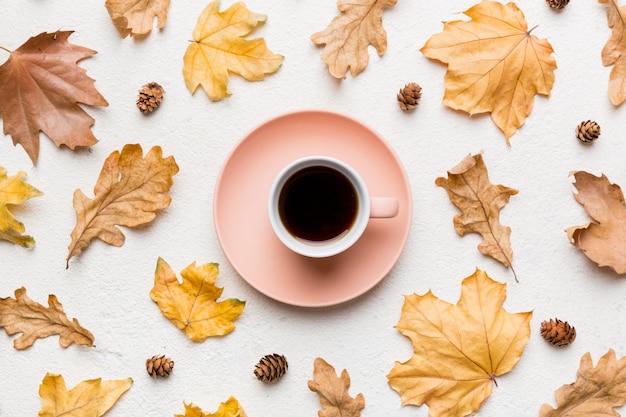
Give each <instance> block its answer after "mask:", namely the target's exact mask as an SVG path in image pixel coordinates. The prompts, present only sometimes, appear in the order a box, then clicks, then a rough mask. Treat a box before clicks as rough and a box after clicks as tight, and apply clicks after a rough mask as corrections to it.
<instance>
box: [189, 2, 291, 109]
mask: <svg viewBox="0 0 626 417" xmlns="http://www.w3.org/2000/svg"><path fill="white" fill-rule="evenodd" d="M265 19H266V16H265V15H262V14H257V13H253V12H251V11H250V10H248V9H247V8H246V6H245V5H244V4H243V3H241V2H238V3H235V4H233V5H232V6H230V7H229V8H228V9H226V10H224V11H223V12H220V11H219V1H218V0H216V1H213V2H211V3H209V5H208V6H207V7H206V8H205V9H204V10H203V11H202V14H200V17H198V22H197V23H196V27H195V29H194V30H193V41H192V42H190V43H189V46H188V47H187V51H186V52H185V56H184V58H183V61H184V66H183V75H184V78H185V85H186V86H187V89H188V90H189V91H191V93H192V94H193V93H195V91H196V90H197V89H198V87H199V86H202V88H204V91H205V92H206V93H207V95H208V96H209V98H210V99H211V100H214V101H216V100H221V99H223V98H226V97H228V96H230V91H228V73H229V72H232V73H235V74H239V75H241V76H242V77H243V78H245V79H246V80H248V81H260V80H263V79H264V78H265V77H266V76H267V75H269V74H273V73H275V72H276V71H278V69H279V68H280V66H281V65H282V63H283V59H284V58H283V57H282V55H277V54H274V53H273V52H272V51H270V50H269V49H267V46H266V45H265V40H264V39H263V38H256V39H249V40H248V39H244V37H245V36H248V35H249V34H250V33H251V32H252V31H254V30H255V29H256V28H257V26H259V25H260V24H262V23H263V22H265Z"/></svg>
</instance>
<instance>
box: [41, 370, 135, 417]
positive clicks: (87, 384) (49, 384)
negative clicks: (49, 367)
mask: <svg viewBox="0 0 626 417" xmlns="http://www.w3.org/2000/svg"><path fill="white" fill-rule="evenodd" d="M132 384H133V380H132V379H131V378H127V379H121V380H113V381H102V380H101V379H100V378H98V379H90V380H87V381H82V382H81V383H80V384H78V385H77V386H75V387H74V388H72V389H71V390H69V391H68V390H67V388H66V387H65V381H64V380H63V377H62V376H61V375H55V374H50V373H48V374H46V376H45V377H44V379H43V381H42V383H41V385H40V386H39V396H40V397H41V403H42V408H41V411H39V414H38V415H39V417H60V416H63V417H84V416H102V415H104V414H105V413H106V412H107V411H109V410H110V409H111V407H113V406H114V405H115V403H116V402H117V401H118V400H119V399H120V397H121V396H122V395H123V394H124V393H125V392H126V391H128V390H129V389H130V386H131V385H132Z"/></svg>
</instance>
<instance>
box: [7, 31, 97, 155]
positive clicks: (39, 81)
mask: <svg viewBox="0 0 626 417" xmlns="http://www.w3.org/2000/svg"><path fill="white" fill-rule="evenodd" d="M72 33H73V32H72V31H57V32H54V33H46V32H44V33H40V34H39V35H37V36H35V37H32V38H30V39H29V40H28V41H26V43H24V44H23V45H22V46H20V47H19V48H18V49H16V50H15V51H9V52H10V55H9V59H8V60H7V61H6V62H5V63H4V64H2V65H1V66H0V116H1V117H2V119H3V120H4V134H5V135H6V134H10V135H11V137H12V138H13V144H14V145H17V144H18V143H19V144H20V145H22V147H23V148H24V150H25V151H26V153H27V154H28V156H29V157H30V159H31V160H32V161H33V164H37V158H38V156H39V131H42V132H43V133H45V134H46V136H48V137H49V138H50V139H51V140H52V141H53V142H54V143H55V144H56V145H57V146H60V145H65V146H67V147H69V148H70V149H74V148H75V147H76V146H91V145H93V144H95V143H96V142H98V140H97V139H96V138H95V136H94V135H93V132H92V131H91V126H93V124H94V119H93V118H92V117H91V116H89V115H88V114H87V113H86V112H85V111H84V110H83V109H82V108H81V107H80V106H79V105H78V103H82V104H87V105H89V106H108V105H109V103H107V101H106V100H105V99H104V97H102V95H100V93H99V92H98V90H96V88H95V87H94V80H93V79H91V78H89V77H88V76H87V75H86V73H85V70H84V69H82V68H80V67H78V66H77V65H76V63H77V62H78V61H80V60H82V59H84V58H87V57H90V56H92V55H94V54H95V53H96V51H92V50H91V49H87V48H84V47H82V46H78V45H73V44H70V43H68V42H67V39H68V38H69V36H70V35H71V34H72ZM2 49H4V48H2Z"/></svg>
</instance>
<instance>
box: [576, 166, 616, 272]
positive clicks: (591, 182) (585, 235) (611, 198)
mask: <svg viewBox="0 0 626 417" xmlns="http://www.w3.org/2000/svg"><path fill="white" fill-rule="evenodd" d="M571 175H573V176H574V178H575V180H576V182H574V186H575V187H576V189H577V190H578V194H575V198H576V201H578V202H579V203H580V204H582V206H583V207H584V208H585V212H586V213H587V214H588V215H589V216H590V217H591V218H592V219H593V220H594V221H593V222H591V223H587V224H586V225H584V226H572V227H569V228H567V230H566V231H567V236H568V238H569V240H570V242H571V243H572V245H574V246H575V247H577V248H578V249H580V250H582V251H583V253H584V254H585V255H587V257H588V258H589V259H591V260H592V261H593V262H595V263H597V264H598V265H599V266H608V267H610V268H612V269H613V270H614V271H615V272H617V273H618V274H626V205H625V204H624V194H623V193H622V189H621V188H620V187H619V185H616V184H611V183H610V182H609V179H608V178H607V177H606V176H604V175H602V176H601V177H596V176H594V175H592V174H590V173H588V172H584V171H575V172H573V173H571Z"/></svg>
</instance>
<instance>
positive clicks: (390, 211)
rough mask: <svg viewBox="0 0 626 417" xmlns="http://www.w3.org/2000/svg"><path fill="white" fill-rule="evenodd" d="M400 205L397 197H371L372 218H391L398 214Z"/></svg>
mask: <svg viewBox="0 0 626 417" xmlns="http://www.w3.org/2000/svg"><path fill="white" fill-rule="evenodd" d="M399 208H400V205H399V203H398V199H397V198H393V197H371V198H370V218H386V219H388V218H391V217H396V216H397V215H398V210H399Z"/></svg>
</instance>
